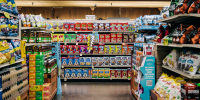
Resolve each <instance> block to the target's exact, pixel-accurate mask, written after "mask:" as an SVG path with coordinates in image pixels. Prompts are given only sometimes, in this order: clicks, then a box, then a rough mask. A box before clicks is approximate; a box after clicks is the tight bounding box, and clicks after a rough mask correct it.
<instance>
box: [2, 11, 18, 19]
mask: <svg viewBox="0 0 200 100" xmlns="http://www.w3.org/2000/svg"><path fill="white" fill-rule="evenodd" d="M0 13H1V14H3V11H1V10H0ZM8 14H9V16H11V17H15V18H19V17H18V15H14V14H11V13H8Z"/></svg>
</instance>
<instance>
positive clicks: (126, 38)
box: [123, 33, 128, 43]
mask: <svg viewBox="0 0 200 100" xmlns="http://www.w3.org/2000/svg"><path fill="white" fill-rule="evenodd" d="M123 42H124V43H128V34H126V33H124V34H123Z"/></svg>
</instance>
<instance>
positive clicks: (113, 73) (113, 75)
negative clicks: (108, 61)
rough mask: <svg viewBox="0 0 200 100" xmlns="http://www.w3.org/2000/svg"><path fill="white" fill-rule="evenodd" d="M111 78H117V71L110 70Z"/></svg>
mask: <svg viewBox="0 0 200 100" xmlns="http://www.w3.org/2000/svg"><path fill="white" fill-rule="evenodd" d="M110 78H115V69H110Z"/></svg>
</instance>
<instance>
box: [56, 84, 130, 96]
mask: <svg viewBox="0 0 200 100" xmlns="http://www.w3.org/2000/svg"><path fill="white" fill-rule="evenodd" d="M56 98H57V100H134V99H133V98H132V95H131V92H130V83H129V82H66V83H65V82H62V96H59V95H57V97H56Z"/></svg>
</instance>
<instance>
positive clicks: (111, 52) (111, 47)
mask: <svg viewBox="0 0 200 100" xmlns="http://www.w3.org/2000/svg"><path fill="white" fill-rule="evenodd" d="M109 48H110V49H109V50H110V51H109V54H115V51H116V50H115V45H110V46H109Z"/></svg>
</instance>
